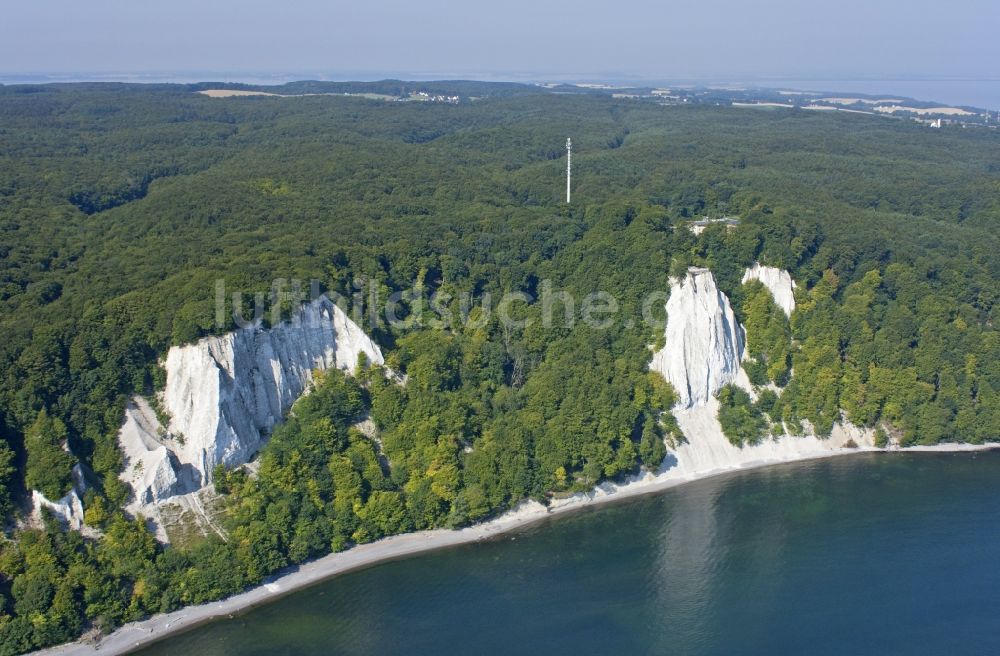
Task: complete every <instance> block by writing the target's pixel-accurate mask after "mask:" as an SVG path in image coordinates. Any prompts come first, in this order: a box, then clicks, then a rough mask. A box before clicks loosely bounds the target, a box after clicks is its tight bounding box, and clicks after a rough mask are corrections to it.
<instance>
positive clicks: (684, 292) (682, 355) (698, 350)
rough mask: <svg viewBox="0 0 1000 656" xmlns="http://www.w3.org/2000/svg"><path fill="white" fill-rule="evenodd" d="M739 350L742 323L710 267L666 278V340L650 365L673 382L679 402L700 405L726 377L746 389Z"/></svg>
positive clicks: (714, 392) (741, 350)
mask: <svg viewBox="0 0 1000 656" xmlns="http://www.w3.org/2000/svg"><path fill="white" fill-rule="evenodd" d="M743 352H744V336H743V329H742V328H741V327H740V326H739V324H738V323H737V322H736V317H735V315H734V314H733V309H732V307H731V306H730V305H729V299H728V298H727V297H726V295H725V294H723V293H722V292H721V291H719V288H718V286H717V285H716V284H715V277H714V276H713V275H712V272H711V271H709V270H708V269H696V268H691V269H688V272H687V274H686V275H685V276H684V278H681V279H673V280H671V281H670V298H669V299H668V300H667V327H666V345H665V346H664V347H663V349H661V350H660V351H658V352H657V353H655V354H654V355H653V361H652V363H651V364H650V368H651V369H652V370H654V371H658V372H659V373H660V374H662V375H663V377H664V378H666V379H667V381H668V382H670V384H671V385H673V386H674V389H675V390H676V391H677V398H678V406H680V407H684V408H689V407H692V406H696V405H705V404H706V403H708V401H709V399H711V398H713V397H714V396H715V394H716V393H717V392H718V391H719V390H720V389H721V388H722V387H723V386H724V385H728V384H730V383H737V384H739V385H741V386H742V387H745V388H747V389H749V388H750V382H749V380H747V376H746V373H744V372H743V369H742V368H741V366H740V362H741V361H742V360H743V355H744V353H743Z"/></svg>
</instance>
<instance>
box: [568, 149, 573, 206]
mask: <svg viewBox="0 0 1000 656" xmlns="http://www.w3.org/2000/svg"><path fill="white" fill-rule="evenodd" d="M572 178H573V140H572V139H567V140H566V204H567V205H569V200H570V180H572Z"/></svg>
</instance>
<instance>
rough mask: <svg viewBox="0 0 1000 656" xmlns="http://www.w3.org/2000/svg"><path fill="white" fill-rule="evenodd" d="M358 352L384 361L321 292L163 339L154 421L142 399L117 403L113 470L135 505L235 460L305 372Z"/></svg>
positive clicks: (349, 362)
mask: <svg viewBox="0 0 1000 656" xmlns="http://www.w3.org/2000/svg"><path fill="white" fill-rule="evenodd" d="M362 353H363V354H364V355H365V356H366V357H367V359H368V361H369V362H371V363H373V364H379V365H380V364H383V362H384V361H383V359H382V352H381V351H380V350H379V347H378V346H377V345H376V344H375V343H374V342H373V341H372V340H371V339H370V338H369V337H368V336H367V335H366V334H365V333H364V331H363V330H362V329H361V328H360V327H358V326H357V324H355V323H354V322H353V321H351V320H350V318H348V317H347V315H346V314H344V312H343V311H342V310H341V309H340V308H339V307H337V306H336V305H334V304H333V303H332V302H330V301H329V300H328V299H327V298H325V297H323V298H320V299H318V300H316V301H313V302H312V303H309V304H307V305H304V306H303V307H302V308H301V309H300V310H299V312H298V313H297V315H296V316H295V317H294V318H293V320H291V321H287V322H284V323H281V324H279V325H277V326H275V327H273V328H271V329H270V330H264V329H261V328H243V329H240V330H237V331H234V332H231V333H227V334H225V335H221V336H217V337H206V338H204V339H201V340H199V341H198V342H196V343H194V344H189V345H187V346H180V347H174V348H171V349H170V351H169V352H168V353H167V357H166V360H165V363H164V365H165V368H166V374H167V376H166V378H167V380H166V387H165V389H164V391H163V393H162V396H161V397H160V404H161V407H162V408H163V410H164V411H165V412H166V414H167V415H168V416H169V417H170V422H169V425H168V426H163V425H162V424H161V422H160V421H159V419H158V418H157V416H156V413H155V412H154V411H153V409H152V408H151V407H150V405H149V404H148V403H147V402H146V401H145V399H142V398H139V397H136V398H135V399H133V400H132V401H131V402H130V403H129V404H128V407H127V408H126V412H125V423H124V425H123V426H122V428H121V431H120V432H119V445H120V447H121V450H122V453H123V454H124V456H125V468H124V471H123V472H122V474H121V476H120V477H121V479H122V480H124V481H125V482H126V483H128V484H129V485H131V486H132V490H133V492H134V495H135V497H134V501H133V503H132V504H130V507H131V508H132V509H133V510H135V509H140V508H141V507H142V506H144V505H147V504H153V503H156V502H159V501H162V500H164V499H167V498H169V497H172V496H175V495H180V494H186V493H189V492H192V491H194V490H197V489H198V488H200V487H202V486H204V485H207V484H208V483H210V482H211V480H212V470H213V469H214V468H215V466H216V465H218V464H223V465H225V466H227V467H234V466H237V465H241V464H243V463H245V462H247V461H249V459H250V458H251V457H252V456H253V455H254V454H255V453H256V452H257V450H258V449H259V448H260V447H261V445H262V444H263V442H264V440H266V438H267V436H268V435H269V434H270V432H271V429H272V428H273V427H274V425H275V423H277V422H278V421H280V420H281V418H282V415H283V414H284V413H285V412H286V411H287V410H288V409H289V408H290V407H291V405H292V403H294V402H295V400H296V399H297V398H299V396H301V395H302V393H303V392H304V391H305V390H306V389H307V387H308V385H309V383H310V382H311V381H312V376H313V371H315V370H326V369H331V368H334V367H336V368H339V369H345V370H348V371H352V370H353V369H354V368H355V366H357V363H358V359H359V357H360V355H361V354H362Z"/></svg>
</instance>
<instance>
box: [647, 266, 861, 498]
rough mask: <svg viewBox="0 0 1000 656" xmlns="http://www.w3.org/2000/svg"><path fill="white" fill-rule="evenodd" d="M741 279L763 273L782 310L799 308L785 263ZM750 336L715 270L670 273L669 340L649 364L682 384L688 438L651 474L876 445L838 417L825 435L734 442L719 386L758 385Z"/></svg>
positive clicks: (681, 416)
mask: <svg viewBox="0 0 1000 656" xmlns="http://www.w3.org/2000/svg"><path fill="white" fill-rule="evenodd" d="M743 280H744V282H746V281H747V280H760V281H761V282H763V283H764V284H765V286H767V288H768V289H770V290H771V293H772V294H774V297H775V301H776V303H777V304H778V305H779V306H781V307H782V309H783V310H785V311H786V312H790V311H791V309H793V308H794V306H795V305H794V304H795V301H794V298H793V297H792V292H793V290H794V287H795V283H794V282H793V281H792V279H791V276H790V275H789V274H788V273H787V272H786V271H780V270H778V269H774V268H772V267H762V266H759V265H755V266H754V267H753V268H751V269H747V273H746V275H744V278H743ZM744 336H745V334H744V330H743V328H742V327H741V326H740V325H738V324H737V322H736V318H735V317H734V316H733V311H732V308H731V307H730V304H729V299H728V298H727V297H726V295H725V294H723V293H722V292H721V291H719V289H718V287H717V286H716V284H715V278H714V277H713V276H712V273H711V272H710V271H708V270H707V269H694V268H692V269H689V270H688V272H687V275H686V276H685V277H684V279H682V280H676V279H675V280H672V281H671V287H670V298H669V300H668V301H667V327H666V340H667V341H666V345H665V346H664V347H663V349H662V350H660V351H658V352H657V353H656V354H654V356H653V361H652V362H651V363H650V368H651V369H653V370H654V371H658V372H660V373H661V374H662V375H663V377H664V378H666V379H667V380H668V381H669V382H670V383H671V384H672V385H673V386H674V388H675V389H676V391H677V396H678V402H677V405H675V406H674V407H673V408H672V409H671V412H672V414H673V415H674V417H675V418H676V419H677V423H678V425H679V426H680V428H681V431H682V432H683V433H684V435H685V437H686V438H687V442H686V443H685V444H681V445H679V446H677V447H676V448H672V449H670V452H671V453H670V455H668V456H667V459H666V461H665V462H664V465H663V468H662V469H661V471H660V472H658V473H656V474H652V473H650V474H648V475H647V476H646V478H647V479H648V480H650V481H653V480H656V481H667V480H674V479H688V478H695V477H698V476H701V475H704V474H706V473H712V472H717V471H725V470H728V469H738V468H741V467H746V466H749V465H753V464H759V463H764V462H785V461H788V460H796V459H800V458H805V457H815V456H819V455H825V454H828V453H834V452H838V451H841V450H844V449H850V448H854V447H853V446H850V445H852V444H854V445H857V446H858V447H862V448H871V447H872V445H873V432H872V431H871V430H868V429H864V430H862V429H860V428H857V427H855V426H851V425H849V424H846V423H838V424H837V425H836V426H835V427H834V430H833V434H832V435H831V436H830V437H829V438H825V439H823V438H818V437H816V436H815V435H811V434H809V435H805V436H791V435H779V436H775V438H773V439H765V440H763V441H761V443H759V444H756V445H745V446H742V447H739V446H735V445H733V444H732V443H730V442H729V440H728V438H726V436H725V435H724V434H723V432H722V427H721V426H720V425H719V420H718V412H719V401H718V399H716V398H715V394H716V393H717V392H718V391H719V389H720V388H721V387H722V386H723V385H727V384H730V383H733V384H736V385H739V386H740V387H742V388H744V389H746V390H747V391H750V392H752V387H751V385H750V382H749V380H748V378H747V375H746V373H745V372H744V371H743V368H742V366H741V361H742V359H743V357H744V349H743V345H744ZM810 433H811V431H810Z"/></svg>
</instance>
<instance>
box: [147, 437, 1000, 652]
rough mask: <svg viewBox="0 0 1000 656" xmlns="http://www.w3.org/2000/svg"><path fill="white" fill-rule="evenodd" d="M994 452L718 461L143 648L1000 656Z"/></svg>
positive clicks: (997, 464) (999, 502) (999, 494)
mask: <svg viewBox="0 0 1000 656" xmlns="http://www.w3.org/2000/svg"><path fill="white" fill-rule="evenodd" d="M998 609H1000V453H980V454H905V455H904V454H888V455H858V456H850V457H844V458H837V459H833V460H825V461H816V462H811V463H801V464H795V465H784V466H779V467H772V468H767V469H762V470H757V471H750V472H743V473H738V474H732V475H727V476H724V477H719V478H715V479H711V480H705V481H700V482H696V483H692V484H690V485H686V486H683V487H680V488H676V489H674V490H670V491H668V492H665V493H662V494H658V495H656V496H650V497H645V498H642V499H636V500H631V501H628V502H623V503H621V504H618V505H612V506H606V507H600V508H594V509H588V510H584V511H581V512H579V513H576V514H571V515H565V516H561V517H557V518H554V519H552V520H550V521H547V522H546V523H543V524H539V525H536V526H534V527H532V528H529V529H526V530H524V531H522V532H520V533H517V534H513V535H507V536H505V537H503V538H501V539H498V540H496V541H493V542H487V543H480V544H474V545H467V546H463V547H458V548H454V549H450V550H447V551H439V552H434V553H430V554H426V555H422V556H417V557H413V558H410V559H408V560H403V561H397V562H392V563H386V564H383V565H379V566H376V567H373V568H370V569H367V570H363V571H359V572H355V573H353V574H348V575H345V576H342V577H340V578H336V579H333V580H331V581H329V582H327V583H323V584H320V585H318V586H316V587H313V588H309V589H307V590H303V591H301V592H299V593H296V594H294V595H292V596H289V597H286V598H284V599H282V600H280V601H278V602H276V603H274V604H271V605H268V606H264V607H261V608H259V609H256V610H253V611H251V612H249V613H246V614H244V615H240V616H238V617H236V618H235V619H232V620H224V621H219V622H215V623H212V624H208V625H205V626H203V627H201V628H198V629H195V630H194V631H192V632H189V633H186V634H182V635H180V636H177V637H175V638H172V639H170V640H168V641H166V642H163V643H160V644H157V645H154V646H153V647H151V648H149V649H147V650H145V651H144V652H143V653H144V654H198V655H199V656H212V655H215V654H370V655H379V656H384V655H387V654H415V653H416V654H509V653H532V654H536V653H537V654H572V655H574V656H578V655H580V654H811V655H815V654H855V655H857V654H879V655H883V654H891V653H905V654H998V653H1000V612H998Z"/></svg>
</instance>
